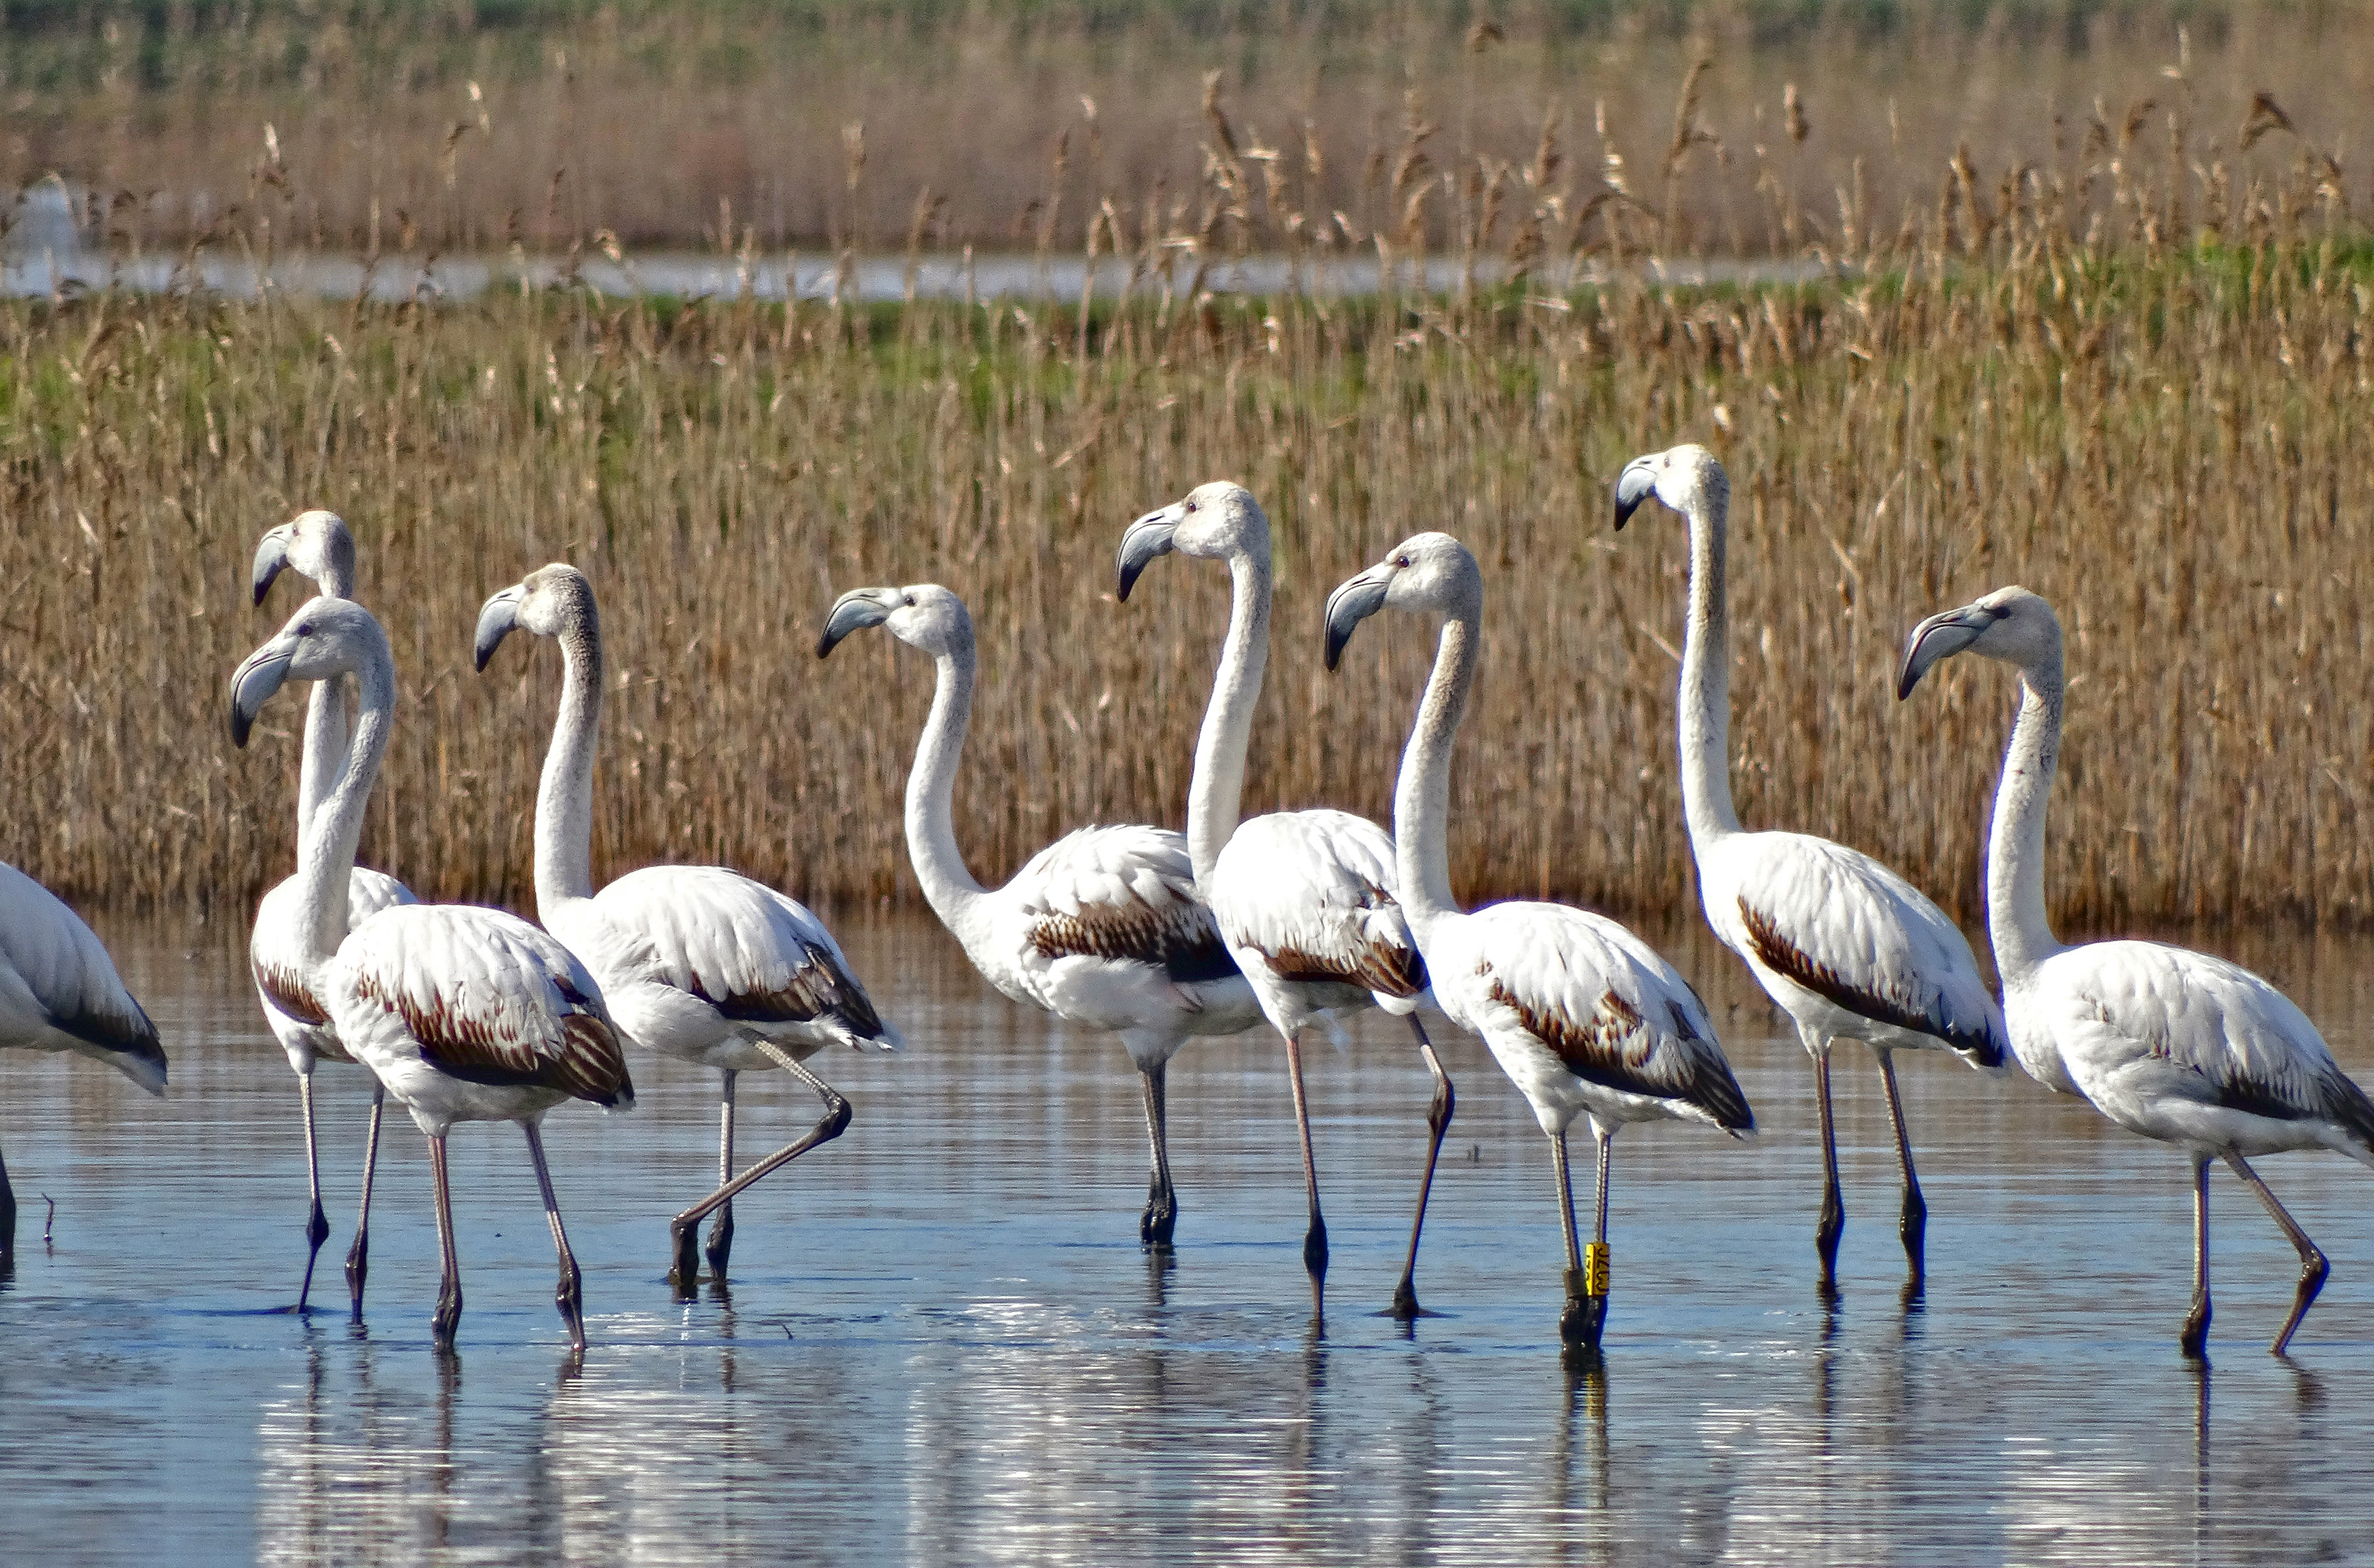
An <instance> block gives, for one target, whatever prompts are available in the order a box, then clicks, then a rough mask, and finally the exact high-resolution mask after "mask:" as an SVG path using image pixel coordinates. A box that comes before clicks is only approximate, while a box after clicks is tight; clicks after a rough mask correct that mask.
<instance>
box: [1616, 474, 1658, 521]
mask: <svg viewBox="0 0 2374 1568" xmlns="http://www.w3.org/2000/svg"><path fill="white" fill-rule="evenodd" d="M1656 493H1657V470H1656V469H1655V468H1654V467H1652V466H1651V465H1650V462H1649V459H1647V458H1645V457H1635V458H1634V459H1632V461H1631V462H1629V463H1627V464H1626V465H1625V466H1624V473H1623V476H1622V477H1619V478H1618V479H1617V480H1616V530H1617V531H1618V532H1621V531H1622V530H1623V527H1624V525H1626V524H1627V523H1629V522H1631V521H1632V514H1633V513H1636V512H1638V511H1639V510H1640V503H1641V502H1642V501H1646V500H1648V499H1649V498H1650V497H1651V496H1652V495H1655V494H1656Z"/></svg>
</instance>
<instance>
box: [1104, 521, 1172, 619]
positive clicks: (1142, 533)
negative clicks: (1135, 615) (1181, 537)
mask: <svg viewBox="0 0 2374 1568" xmlns="http://www.w3.org/2000/svg"><path fill="white" fill-rule="evenodd" d="M1178 532H1179V509H1178V508H1177V507H1175V506H1166V507H1164V508H1163V509H1162V510H1161V511H1159V512H1149V513H1146V515H1145V516H1143V517H1141V518H1139V519H1138V520H1137V521H1136V522H1134V523H1133V524H1131V525H1129V532H1128V533H1126V534H1123V535H1122V536H1121V551H1120V553H1119V554H1118V555H1117V556H1115V557H1114V560H1113V595H1114V596H1115V597H1117V598H1118V599H1120V600H1121V602H1122V603H1123V604H1127V603H1129V591H1130V589H1132V588H1133V587H1135V586H1136V585H1137V577H1138V573H1139V572H1144V571H1145V570H1146V568H1147V567H1148V566H1151V565H1152V564H1154V561H1155V559H1156V558H1157V557H1158V556H1166V555H1169V553H1170V539H1171V536H1172V535H1174V534H1176V533H1178Z"/></svg>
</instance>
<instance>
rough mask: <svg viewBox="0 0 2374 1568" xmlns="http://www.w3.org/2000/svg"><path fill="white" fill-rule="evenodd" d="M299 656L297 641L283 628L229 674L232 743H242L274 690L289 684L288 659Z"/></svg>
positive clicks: (235, 744) (239, 744) (238, 744)
mask: <svg viewBox="0 0 2374 1568" xmlns="http://www.w3.org/2000/svg"><path fill="white" fill-rule="evenodd" d="M296 656H297V647H296V643H294V642H293V641H292V640H291V639H290V637H289V636H288V633H287V632H286V631H284V632H282V633H280V634H279V635H278V636H276V637H275V638H274V639H273V640H272V641H271V642H269V643H265V644H264V646H263V647H261V648H258V649H257V650H256V651H255V652H253V654H248V655H247V657H246V658H245V659H244V660H242V661H241V664H240V666H239V669H238V670H237V671H236V672H235V673H234V674H233V675H232V676H231V678H230V743H231V744H232V745H233V746H240V747H243V746H245V745H246V744H247V734H248V731H249V730H251V729H253V728H254V727H255V716H256V714H258V713H262V712H263V711H264V703H265V702H266V701H270V700H271V697H272V694H273V693H274V692H276V691H277V690H280V688H281V687H282V686H283V685H285V684H287V682H288V663H289V661H290V660H291V659H293V658H295V657H296Z"/></svg>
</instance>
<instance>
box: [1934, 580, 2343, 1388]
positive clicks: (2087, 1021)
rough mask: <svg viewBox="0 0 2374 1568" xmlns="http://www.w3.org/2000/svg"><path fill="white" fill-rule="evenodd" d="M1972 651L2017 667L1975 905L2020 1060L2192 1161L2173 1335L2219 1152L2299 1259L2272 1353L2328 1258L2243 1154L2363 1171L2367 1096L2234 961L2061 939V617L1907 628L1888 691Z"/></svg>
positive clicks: (1987, 603) (2191, 1330)
mask: <svg viewBox="0 0 2374 1568" xmlns="http://www.w3.org/2000/svg"><path fill="white" fill-rule="evenodd" d="M1964 651H1968V652H1970V653H1975V654H1981V655H1983V656H1985V657H1989V658H1993V659H1999V660H2002V661H2004V662H2005V663H2008V664H2012V665H2015V666H2017V667H2018V669H2019V672H2020V691H2021V701H2020V708H2019V716H2018V719H2017V722H2016V724H2015V725H2014V726H2013V730H2012V737H2011V743H2010V746H2009V748H2008V749H2006V751H2005V753H2004V772H2003V780H2002V783H2001V784H2000V785H1999V787H1998V788H1997V790H1996V795H1995V808H1994V825H1993V828H1992V837H1991V842H1990V843H1989V844H1988V848H1987V907H1988V919H1989V925H1990V926H1991V927H1992V934H1993V938H1994V948H1995V965H1996V968H1997V969H1998V970H1999V971H2000V972H2001V973H2002V974H2003V977H2004V1013H2005V1015H2006V1017H2007V1019H2008V1020H2009V1023H2010V1028H2011V1043H2012V1049H2013V1052H2014V1054H2015V1055H2017V1056H2018V1058H2019V1061H2020V1065H2021V1066H2022V1067H2025V1068H2026V1069H2027V1072H2028V1074H2029V1075H2030V1076H2031V1077H2033V1078H2035V1079H2038V1081H2039V1082H2041V1083H2044V1084H2047V1085H2049V1086H2050V1087H2051V1088H2053V1089H2057V1090H2059V1091H2062V1092H2063V1093H2070V1094H2080V1095H2083V1096H2084V1097H2085V1098H2086V1100H2088V1101H2090V1102H2092V1103H2093V1105H2094V1107H2095V1108H2096V1109H2097V1110H2098V1111H2100V1112H2101V1113H2102V1114H2104V1115H2106V1116H2108V1117H2109V1118H2110V1120H2111V1121H2113V1122H2116V1123H2117V1124H2118V1125H2119V1126H2122V1127H2124V1128H2126V1129H2127V1130H2128V1131H2129V1132H2133V1133H2140V1134H2142V1135H2143V1136H2144V1137H2145V1138H2157V1139H2159V1140H2160V1141H2161V1142H2164V1143H2172V1144H2175V1145H2176V1146H2177V1147H2179V1148H2180V1149H2184V1150H2185V1152H2186V1153H2187V1154H2188V1155H2189V1156H2190V1157H2191V1158H2192V1166H2193V1205H2194V1208H2193V1223H2194V1236H2193V1302H2192V1312H2191V1314H2190V1315H2188V1316H2187V1317H2186V1319H2185V1324H2184V1330H2183V1333H2182V1335H2181V1337H2180V1341H2179V1342H2180V1344H2181V1345H2182V1346H2183V1348H2184V1351H2185V1353H2186V1354H2187V1355H2190V1356H2198V1355H2200V1354H2201V1353H2202V1350H2203V1347H2204V1344H2205V1343H2206V1341H2207V1338H2208V1333H2209V1318H2210V1305H2209V1185H2208V1184H2209V1161H2211V1160H2212V1159H2223V1160H2225V1161H2227V1163H2228V1164H2229V1165H2230V1166H2232V1167H2233V1170H2234V1173H2235V1174H2236V1175H2238V1176H2239V1177H2240V1178H2241V1179H2242V1181H2243V1182H2244V1183H2245V1184H2246V1185H2249V1186H2250V1188H2251V1191H2252V1193H2253V1195H2254V1196H2256V1197H2258V1198H2259V1200H2260V1201H2261V1202H2262V1204H2264V1205H2265V1206H2266V1208H2267V1212H2268V1213H2269V1214H2271V1215H2272V1216H2274V1220H2275V1222H2276V1223H2277V1224H2278V1225H2279V1226H2281V1227H2282V1228H2283V1231H2284V1233H2285V1235H2286V1236H2287V1237H2288V1238H2290V1240H2291V1243H2292V1244H2293V1246H2294V1247H2296V1248H2297V1249H2298V1252H2299V1256H2300V1276H2299V1282H2298V1287H2297V1289H2296V1291H2295V1292H2294V1297H2293V1304H2292V1311H2291V1315H2290V1317H2289V1318H2287V1319H2286V1321H2285V1323H2284V1326H2283V1327H2282V1329H2281V1330H2280V1331H2278V1332H2277V1334H2276V1335H2275V1340H2274V1351H2275V1353H2276V1354H2277V1355H2281V1354H2283V1353H2284V1351H2285V1350H2286V1347H2287V1346H2289V1344H2290V1343H2291V1338H2292V1335H2293V1334H2294V1332H2296V1331H2297V1330H2298V1327H2299V1324H2300V1319H2301V1318H2302V1317H2304V1316H2305V1315H2307V1313H2308V1309H2309V1304H2310V1303H2313V1302H2314V1301H2315V1300H2316V1295H2317V1291H2319V1290H2321V1288H2322V1287H2323V1284H2324V1279H2325V1275H2326V1272H2327V1269H2328V1265H2327V1263H2326V1261H2325V1257H2324V1254H2323V1253H2322V1252H2321V1251H2319V1250H2318V1248H2317V1246H2316V1244H2315V1243H2314V1242H2312V1241H2310V1240H2309V1237H2308V1233H2307V1232H2305V1231H2303V1230H2301V1229H2300V1227H2299V1225H2298V1222H2297V1221H2295V1220H2293V1219H2292V1217H2291V1216H2290V1215H2289V1214H2288V1213H2286V1212H2285V1210H2284V1208H2283V1205H2281V1204H2280V1203H2278V1202H2276V1201H2275V1197H2274V1194H2273V1193H2271V1192H2269V1191H2268V1190H2267V1187H2266V1185H2265V1184H2264V1183H2263V1182H2262V1181H2261V1180H2260V1179H2259V1177H2258V1174H2257V1173H2256V1172H2254V1171H2252V1170H2251V1167H2250V1165H2249V1163H2248V1161H2249V1160H2250V1158H2251V1156H2254V1155H2260V1154H2274V1153H2279V1152H2282V1151H2284V1150H2287V1149H2333V1150H2335V1151H2336V1152H2339V1153H2342V1154H2346V1155H2348V1156H2350V1157H2351V1158H2352V1159H2354V1160H2357V1161H2363V1162H2364V1163H2365V1164H2367V1165H2368V1166H2374V1101H2369V1100H2368V1097H2367V1094H2366V1091H2364V1090H2362V1089H2360V1088H2359V1087H2358V1086H2357V1085H2356V1083H2355V1082H2354V1081H2352V1080H2351V1079H2350V1078H2349V1076H2348V1075H2347V1074H2345V1073H2344V1072H2343V1071H2342V1070H2341V1067H2340V1065H2339V1064H2338V1063H2336V1062H2335V1061H2334V1060H2333V1053H2332V1052H2331V1051H2329V1050H2327V1049H2326V1047H2325V1043H2324V1040H2323V1038H2322V1036H2321V1035H2319V1034H2318V1033H2317V1031H2316V1026H2315V1025H2314V1024H2312V1023H2310V1022H2309V1020H2308V1016H2307V1015H2306V1014H2305V1013H2303V1012H2301V1011H2300V1010H2299V1008H2297V1007H2295V1006H2293V1005H2292V1002H2291V1000H2290V998H2288V997H2286V996H2284V994H2283V993H2282V992H2280V991H2277V990H2276V989H2275V988H2274V986H2272V985H2270V984H2267V983H2266V982H2265V981H2264V980H2262V979H2261V978H2259V976H2257V975H2255V974H2253V973H2251V972H2250V971H2249V970H2247V969H2244V968H2242V967H2241V966H2240V965H2239V964H2234V963H2229V962H2227V961H2226V960H2224V959H2221V958H2215V957H2212V956H2210V955H2209V954H2207V953H2196V952H2191V951H2188V950H2186V949H2182V948H2171V947H2168V946H2165V945H2163V944H2161V943H2158V942H2138V941H2112V942H2089V943H2085V944H2081V945H2080V946H2077V947H2074V948H2073V947H2063V946H2062V945H2061V943H2060V942H2059V941H2058V940H2056V939H2055V938H2054V937H2053V935H2052V928H2051V923H2050V921H2049V920H2048V919H2047V918H2046V914H2045V903H2044V865H2043V862H2044V817H2045V808H2046V805H2047V802H2048V799H2049V797H2050V796H2051V790H2052V778H2053V773H2054V772H2055V769H2056V767H2057V765H2058V763H2059V760H2060V754H2061V721H2062V707H2063V690H2064V687H2063V678H2062V641H2061V622H2060V619H2059V618H2058V617H2056V616H2055V615H2054V614H2053V613H2052V607H2051V606H2050V605H2048V604H2046V603H2045V602H2044V601H2043V600H2042V599H2040V598H2039V597H2038V596H2037V595H2034V594H2031V593H2029V592H2028V591H2027V590H2026V589H2025V588H2004V589H2000V590H1998V591H1997V592H1995V593H1992V594H1990V595H1987V596H1986V597H1984V598H1982V599H1980V600H1979V601H1978V602H1976V603H1975V604H1972V605H1969V606H1966V607H1963V608H1961V609H1958V610H1948V611H1946V612H1945V613H1944V614H1942V615H1935V616H1932V617H1930V618H1929V619H1927V620H1924V621H1922V623H1921V625H1920V626H1919V627H1917V628H1915V629H1914V631H1913V633H1912V637H1911V640H1910V642H1909V643H1907V645H1906V647H1905V654H1904V667H1903V671H1902V673H1901V675H1900V676H1899V678H1898V684H1897V694H1898V696H1899V697H1903V696H1908V695H1910V692H1911V690H1912V688H1913V686H1914V684H1915V683H1916V682H1918V681H1919V680H1920V678H1921V677H1922V675H1923V674H1924V673H1926V672H1927V671H1928V670H1929V669H1930V668H1932V667H1933V666H1935V665H1936V664H1937V663H1938V662H1939V661H1940V660H1943V659H1945V658H1947V657H1949V656H1951V655H1952V654H1957V653H1961V652H1964Z"/></svg>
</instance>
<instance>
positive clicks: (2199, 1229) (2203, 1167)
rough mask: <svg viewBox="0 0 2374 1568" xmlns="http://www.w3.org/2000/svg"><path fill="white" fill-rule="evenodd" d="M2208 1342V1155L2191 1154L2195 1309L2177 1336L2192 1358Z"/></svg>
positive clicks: (2199, 1358) (2186, 1318)
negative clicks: (2182, 1330) (2182, 1331)
mask: <svg viewBox="0 0 2374 1568" xmlns="http://www.w3.org/2000/svg"><path fill="white" fill-rule="evenodd" d="M2208 1343H2209V1156H2207V1155H2205V1154H2196V1155H2194V1156H2193V1157H2192V1311H2191V1312H2188V1313H2186V1314H2185V1315H2184V1333H2183V1334H2182V1335H2181V1336H2180V1337H2179V1338H2178V1339H2177V1344H2178V1345H2179V1346H2180V1348H2181V1349H2182V1350H2183V1351H2184V1354H2185V1357H2186V1359H2187V1360H2190V1361H2196V1362H2197V1361H2200V1360H2202V1359H2203V1355H2202V1352H2203V1350H2204V1348H2205V1347H2206V1346H2207V1345H2208Z"/></svg>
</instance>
